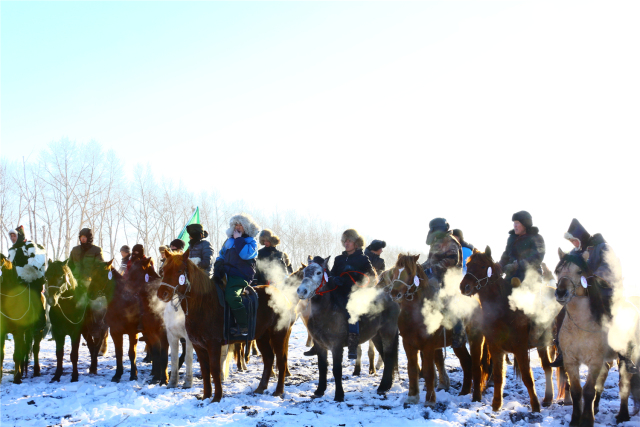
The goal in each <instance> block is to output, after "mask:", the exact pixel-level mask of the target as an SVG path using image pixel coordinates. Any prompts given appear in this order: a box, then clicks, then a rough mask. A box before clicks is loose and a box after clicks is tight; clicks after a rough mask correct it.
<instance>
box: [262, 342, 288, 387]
mask: <svg viewBox="0 0 640 427" xmlns="http://www.w3.org/2000/svg"><path fill="white" fill-rule="evenodd" d="M287 335H288V332H285V333H282V331H275V333H274V334H273V336H272V337H271V340H270V342H271V346H270V347H269V348H272V349H273V351H274V352H275V355H276V363H277V365H278V384H277V385H276V390H275V391H274V392H273V396H282V395H283V394H284V377H285V372H286V370H287V350H286V347H285V346H286V345H287V344H286V343H287V339H288V337H287ZM260 352H262V349H260ZM263 354H264V353H263ZM263 357H264V356H263Z"/></svg>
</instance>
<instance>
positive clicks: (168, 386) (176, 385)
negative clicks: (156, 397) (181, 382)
mask: <svg viewBox="0 0 640 427" xmlns="http://www.w3.org/2000/svg"><path fill="white" fill-rule="evenodd" d="M176 387H178V383H169V384H167V388H176Z"/></svg>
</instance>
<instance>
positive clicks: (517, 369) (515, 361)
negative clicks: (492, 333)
mask: <svg viewBox="0 0 640 427" xmlns="http://www.w3.org/2000/svg"><path fill="white" fill-rule="evenodd" d="M504 357H508V353H505V356H504ZM513 376H514V377H515V379H516V383H517V382H518V381H520V380H522V374H521V373H520V364H519V363H518V359H517V358H516V357H515V355H514V357H513Z"/></svg>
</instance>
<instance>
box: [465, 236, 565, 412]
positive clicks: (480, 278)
mask: <svg viewBox="0 0 640 427" xmlns="http://www.w3.org/2000/svg"><path fill="white" fill-rule="evenodd" d="M509 291H510V285H509V284H508V283H507V281H506V279H503V278H502V269H501V268H500V265H499V264H496V263H494V262H493V259H492V258H491V248H490V247H489V246H487V247H486V249H485V252H484V253H483V252H480V251H478V250H477V249H474V251H473V253H472V254H471V256H470V257H469V259H468V261H467V273H466V274H465V276H464V277H463V278H462V281H461V282H460V292H461V293H462V294H463V295H467V296H469V297H471V296H473V295H478V297H479V299H480V307H481V309H482V310H481V313H482V315H481V316H480V319H479V324H478V325H476V326H477V327H479V329H480V330H481V331H482V334H483V335H484V337H485V339H486V340H487V342H488V344H489V353H490V354H491V361H492V364H493V380H494V392H493V402H492V404H491V406H492V409H493V410H494V411H499V410H500V408H502V393H503V387H504V376H505V372H504V354H505V353H513V355H514V356H515V359H516V362H517V363H518V366H519V369H520V374H521V376H522V381H523V382H524V385H525V386H526V388H527V391H528V392H529V399H530V403H531V411H532V412H540V401H539V400H538V396H537V394H536V390H535V387H534V381H533V374H532V373H531V368H530V362H529V353H528V351H529V349H530V348H534V347H535V348H537V350H538V355H539V356H540V361H541V362H542V368H543V369H544V374H545V378H546V387H545V395H544V400H543V401H542V405H543V406H545V407H546V406H549V405H551V403H553V382H552V368H551V367H550V366H549V364H550V361H549V352H548V347H549V346H550V345H551V340H552V337H551V324H549V325H544V328H545V329H544V332H545V334H544V336H543V338H542V339H541V340H539V341H541V342H530V340H531V341H534V336H533V333H532V331H533V330H534V322H533V321H532V320H531V319H530V318H529V317H528V316H527V315H526V314H525V313H524V312H523V311H522V310H519V309H518V310H513V309H512V308H511V307H510V305H509ZM546 291H547V293H549V292H551V293H553V289H552V288H548V289H547V290H546ZM550 298H551V297H550ZM549 309H553V307H548V308H547V310H549ZM558 311H559V306H558ZM550 319H551V320H550V323H552V321H553V316H550ZM561 375H564V373H562V374H561ZM561 375H558V376H559V377H560V376H561ZM563 392H564V389H563V388H562V389H561V390H560V393H563ZM558 397H559V398H560V397H561V394H560V395H559V396H558Z"/></svg>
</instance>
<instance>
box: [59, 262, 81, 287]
mask: <svg viewBox="0 0 640 427" xmlns="http://www.w3.org/2000/svg"><path fill="white" fill-rule="evenodd" d="M59 262H62V261H59ZM62 272H63V273H64V274H66V275H67V277H68V278H69V284H70V285H71V289H72V290H74V291H75V290H76V288H77V287H78V281H77V280H76V278H75V276H74V275H73V272H72V271H71V269H70V268H69V266H68V265H67V264H65V263H64V262H62Z"/></svg>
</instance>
